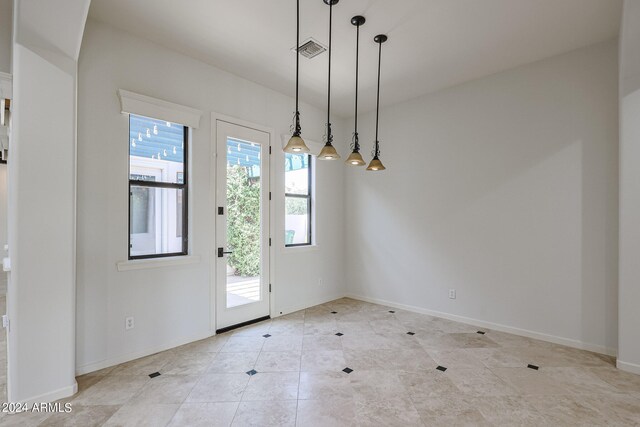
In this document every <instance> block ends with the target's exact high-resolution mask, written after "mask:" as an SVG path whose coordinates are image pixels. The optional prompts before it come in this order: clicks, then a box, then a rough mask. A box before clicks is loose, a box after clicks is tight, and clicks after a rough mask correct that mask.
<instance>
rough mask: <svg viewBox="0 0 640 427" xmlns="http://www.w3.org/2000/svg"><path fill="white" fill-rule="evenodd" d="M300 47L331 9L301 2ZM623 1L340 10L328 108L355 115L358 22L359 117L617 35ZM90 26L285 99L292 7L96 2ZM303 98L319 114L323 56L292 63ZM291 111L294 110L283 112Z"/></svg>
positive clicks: (208, 0) (391, 0) (249, 2)
mask: <svg viewBox="0 0 640 427" xmlns="http://www.w3.org/2000/svg"><path fill="white" fill-rule="evenodd" d="M301 3H302V4H301V12H300V14H301V20H302V23H301V41H304V40H305V39H307V38H308V37H314V38H315V39H317V40H319V41H320V42H321V43H324V44H325V45H326V44H327V42H328V14H329V7H328V6H327V5H325V4H324V3H323V1H322V0H302V1H301ZM621 3H622V0H341V1H340V3H338V4H337V5H336V6H334V8H333V12H334V15H333V16H334V20H333V21H334V34H333V47H334V52H333V59H332V63H333V72H332V79H331V81H332V106H334V111H335V114H336V115H339V116H342V117H348V116H352V115H353V95H354V78H355V71H354V67H355V59H354V56H355V27H353V26H352V25H351V24H350V22H349V21H350V18H351V17H352V16H354V15H357V14H362V15H364V16H365V18H366V19H367V22H366V24H365V25H364V26H363V27H361V46H360V52H361V56H360V83H361V85H360V110H361V111H362V112H364V111H369V110H372V109H374V108H375V87H376V67H377V45H376V44H375V43H374V42H373V36H374V35H376V34H379V33H385V34H387V35H388V36H389V41H388V42H387V43H385V44H384V45H383V50H382V67H383V68H382V90H381V104H382V105H383V106H384V105H390V104H394V103H397V102H400V101H403V100H406V99H409V98H413V97H416V96H419V95H422V94H425V93H429V92H433V91H436V90H439V89H443V88H446V87H450V86H453V85H456V84H459V83H462V82H465V81H469V80H473V79H476V78H479V77H483V76H486V75H489V74H492V73H495V72H498V71H502V70H506V69H509V68H512V67H515V66H518V65H522V64H525V63H529V62H532V61H536V60H539V59H542V58H545V57H549V56H552V55H556V54H559V53H562V52H566V51H569V50H572V49H576V48H579V47H582V46H586V45H589V44H593V43H597V42H599V41H604V40H607V39H610V38H612V37H615V36H617V35H618V31H619V24H620V16H621V7H622V6H621ZM89 15H90V17H92V18H94V19H96V20H99V21H102V22H106V23H108V24H111V25H113V26H115V27H117V28H119V29H121V30H124V31H127V32H130V33H133V34H135V35H138V36H141V37H145V38H148V39H150V40H153V41H155V42H157V43H159V44H161V45H164V46H167V47H169V48H172V49H175V50H178V51H180V52H183V53H185V54H187V55H190V56H192V57H195V58H198V59H200V60H202V61H205V62H207V63H210V64H212V65H214V66H216V67H219V68H222V69H224V70H227V71H229V72H231V73H233V74H236V75H238V76H241V77H244V78H246V79H249V80H252V81H254V82H257V83H260V84H262V85H264V86H267V87H270V88H272V89H274V90H277V91H279V92H283V93H286V94H289V95H293V94H294V81H295V54H294V53H293V52H292V51H291V48H292V47H294V46H295V36H296V33H295V29H296V28H295V1H294V0H181V1H176V0H93V1H92V2H91V9H90V13H89ZM300 73H301V83H300V84H301V88H300V96H301V99H302V100H303V101H305V102H309V103H311V104H313V105H315V106H318V107H320V108H325V107H326V80H327V79H326V74H327V54H326V53H324V54H322V55H320V56H318V57H316V58H314V59H311V60H308V59H305V58H301V68H300ZM292 109H293V106H292Z"/></svg>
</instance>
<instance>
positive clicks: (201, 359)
mask: <svg viewBox="0 0 640 427" xmlns="http://www.w3.org/2000/svg"><path fill="white" fill-rule="evenodd" d="M215 357H216V354H215V353H195V354H193V355H190V354H185V355H184V356H176V357H175V358H174V359H172V360H170V361H169V362H168V363H167V364H166V365H164V366H163V367H162V369H160V371H159V372H160V373H161V374H166V375H202V374H204V373H205V372H206V371H207V368H208V367H209V365H211V362H213V359H215Z"/></svg>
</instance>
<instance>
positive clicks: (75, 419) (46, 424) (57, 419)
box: [39, 405, 119, 427]
mask: <svg viewBox="0 0 640 427" xmlns="http://www.w3.org/2000/svg"><path fill="white" fill-rule="evenodd" d="M118 408H119V406H118V405H104V406H103V405H95V406H81V405H73V406H72V412H71V414H72V415H73V416H69V415H70V414H67V413H55V414H51V416H49V417H48V418H47V419H46V420H44V421H43V422H42V423H41V424H39V425H40V426H42V427H58V426H65V427H76V426H77V427H98V426H101V425H103V424H104V423H105V422H106V421H107V420H108V419H109V418H110V417H111V416H112V415H113V414H114V413H115V412H116V411H117V410H118Z"/></svg>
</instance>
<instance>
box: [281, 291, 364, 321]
mask: <svg viewBox="0 0 640 427" xmlns="http://www.w3.org/2000/svg"><path fill="white" fill-rule="evenodd" d="M345 296H347V295H345V294H336V295H332V296H330V297H324V298H318V299H315V300H313V301H312V302H308V303H304V304H298V305H294V306H291V307H288V308H286V309H284V310H278V311H274V312H273V313H272V314H271V318H272V319H275V318H276V317H280V316H284V315H286V314H291V313H295V312H296V311H300V310H305V309H307V308H310V307H315V306H316V305H321V304H326V303H328V302H331V301H335V300H338V299H341V298H344V297H345ZM350 298H351V297H350ZM354 299H356V298H354Z"/></svg>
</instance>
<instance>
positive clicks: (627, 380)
mask: <svg viewBox="0 0 640 427" xmlns="http://www.w3.org/2000/svg"><path fill="white" fill-rule="evenodd" d="M589 372H591V373H592V374H594V375H595V376H597V377H598V378H600V379H601V380H603V381H606V382H607V383H609V384H611V385H612V386H613V387H615V389H616V390H617V391H620V392H637V393H640V375H634V374H631V373H629V372H624V371H621V370H619V369H616V368H614V367H602V368H591V369H589Z"/></svg>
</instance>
